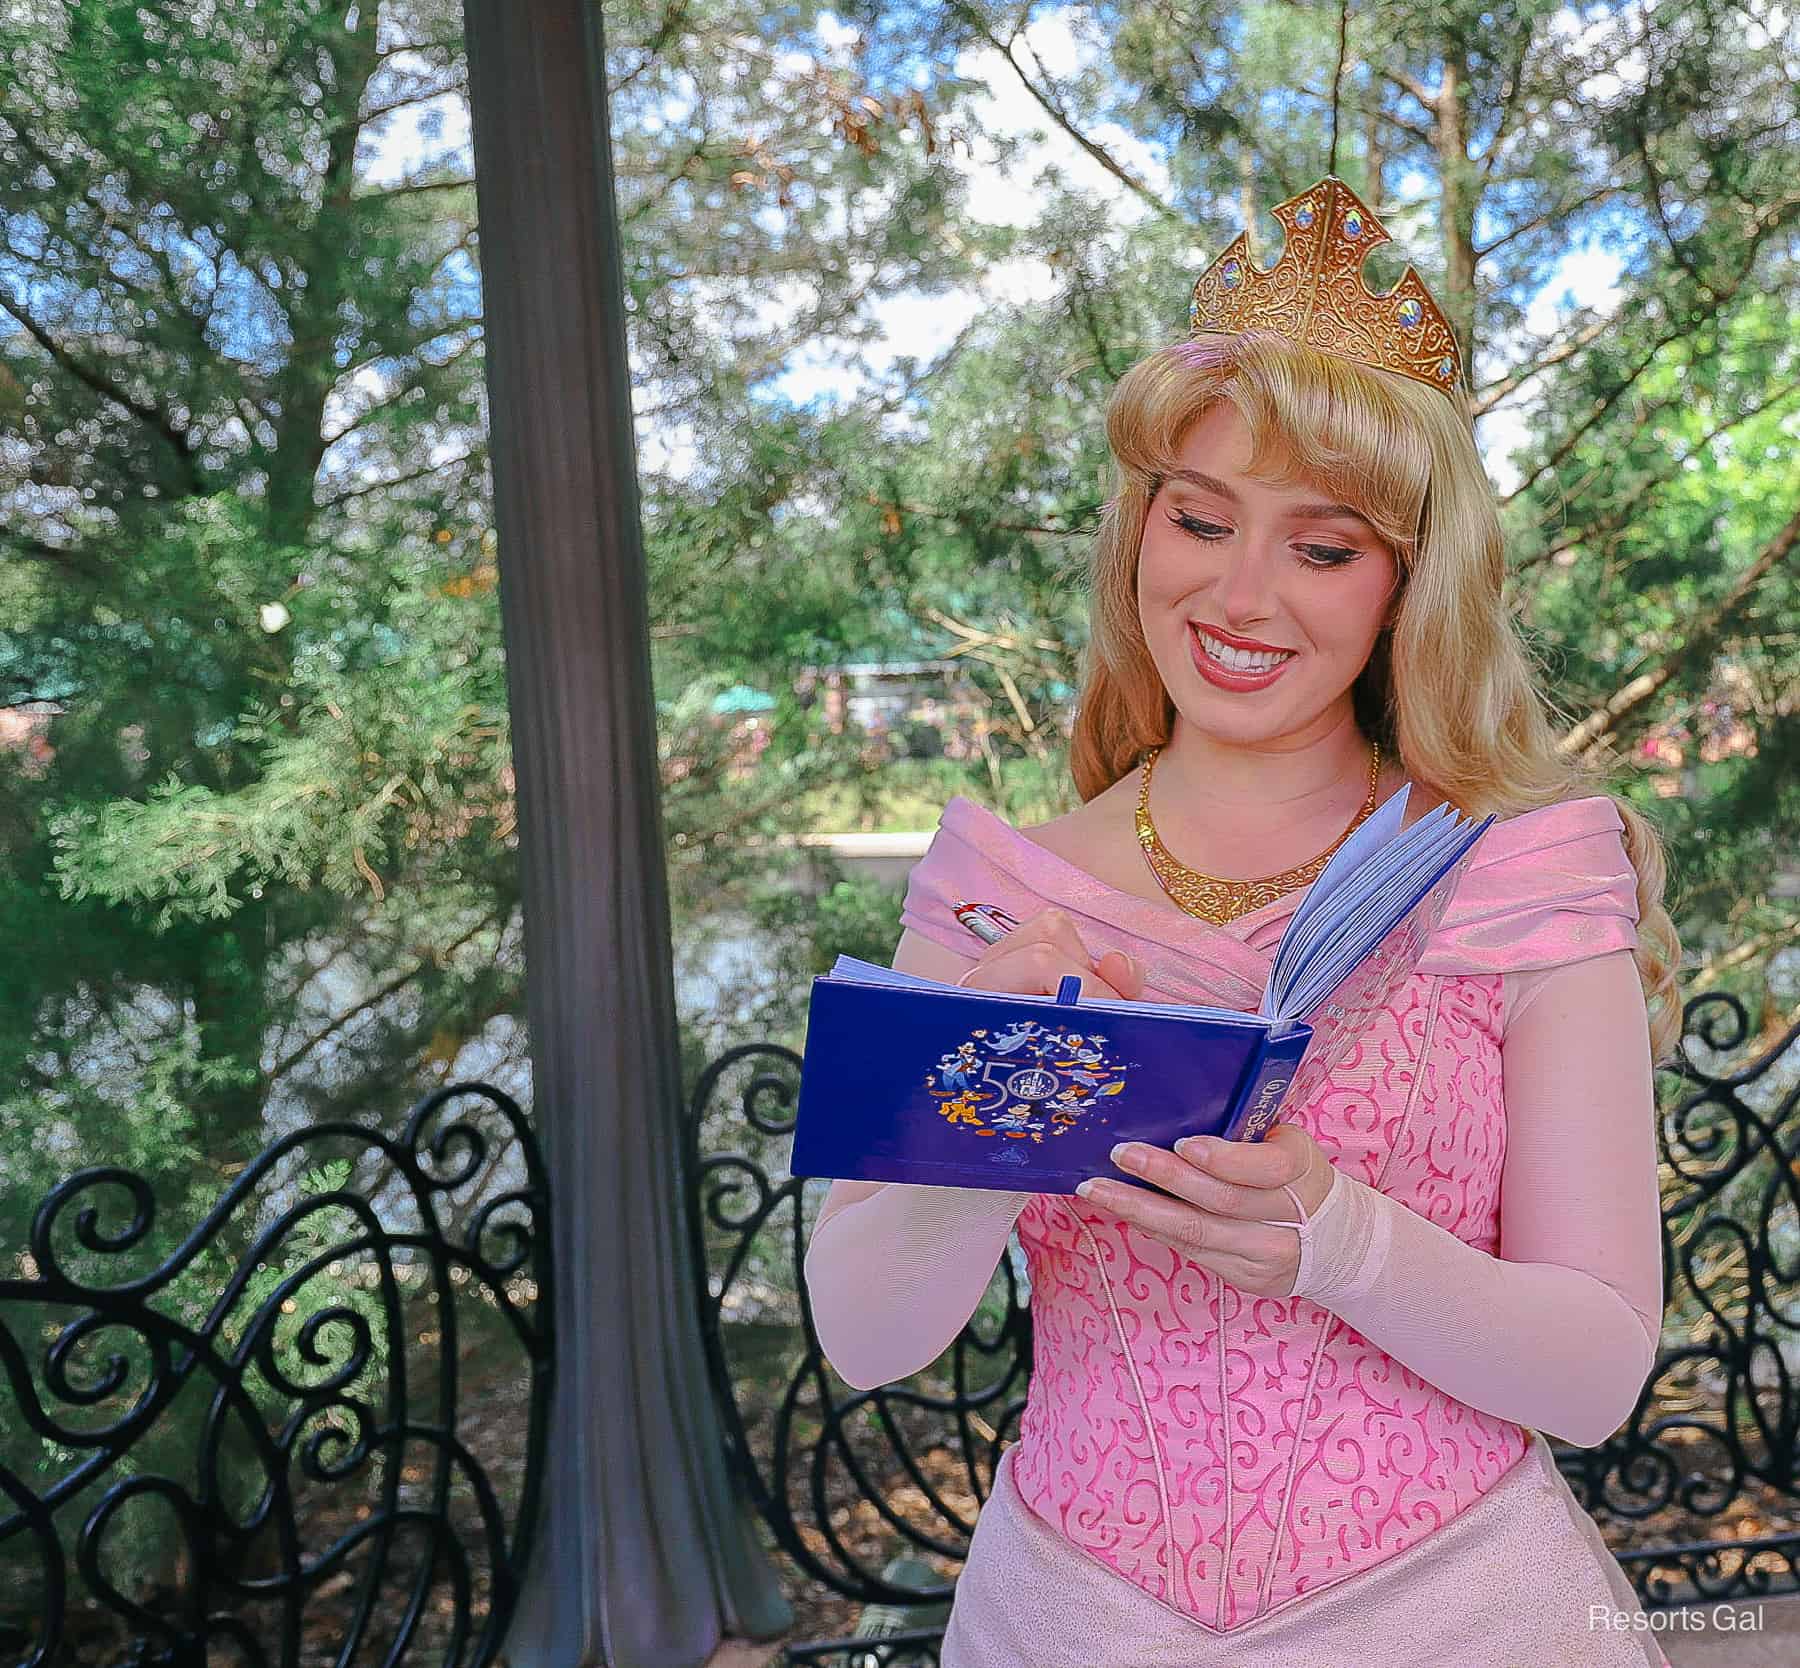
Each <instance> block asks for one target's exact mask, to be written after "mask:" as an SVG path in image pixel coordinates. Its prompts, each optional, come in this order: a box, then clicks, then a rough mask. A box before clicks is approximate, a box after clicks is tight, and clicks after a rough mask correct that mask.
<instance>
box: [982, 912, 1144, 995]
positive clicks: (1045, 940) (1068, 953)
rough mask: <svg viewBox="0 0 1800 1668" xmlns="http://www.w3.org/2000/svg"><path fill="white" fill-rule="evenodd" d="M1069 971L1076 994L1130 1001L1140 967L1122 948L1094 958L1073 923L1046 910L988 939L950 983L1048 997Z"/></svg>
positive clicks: (1139, 987)
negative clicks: (1074, 980) (1076, 986)
mask: <svg viewBox="0 0 1800 1668" xmlns="http://www.w3.org/2000/svg"><path fill="white" fill-rule="evenodd" d="M1070 974H1074V975H1075V976H1076V977H1077V978H1079V979H1080V980H1081V998H1082V1000H1083V1001H1086V1000H1088V999H1089V998H1090V997H1094V996H1099V997H1123V998H1125V999H1126V1000H1128V1001H1136V1000H1137V999H1138V997H1139V996H1141V995H1142V993H1143V989H1144V970H1143V968H1142V966H1141V965H1139V963H1138V962H1137V961H1135V960H1134V959H1133V958H1132V957H1130V956H1128V955H1126V954H1125V952H1124V951H1123V950H1108V951H1107V952H1106V953H1105V954H1104V955H1102V956H1099V957H1095V956H1091V955H1089V954H1088V948H1087V946H1086V945H1085V944H1083V943H1082V941H1081V934H1080V933H1078V932H1077V931H1076V930H1075V923H1074V922H1073V921H1072V920H1070V918H1069V916H1068V915H1067V914H1066V913H1065V912H1064V911H1063V910H1060V909H1046V910H1042V911H1040V912H1039V913H1038V914H1036V915H1033V916H1032V917H1031V918H1030V919H1029V920H1027V921H1022V922H1020V923H1019V925H1018V926H1016V927H1014V928H1013V930H1012V931H1011V932H1009V933H1008V934H1007V935H1006V936H1005V937H1004V938H1002V939H1000V940H999V941H998V942H997V943H994V944H990V945H988V946H987V948H986V949H985V950H984V951H983V952H982V954H981V956H980V957H979V958H978V959H977V961H976V963H975V965H974V966H973V967H971V968H970V969H969V970H968V971H967V972H966V973H964V974H963V976H962V977H961V978H960V979H958V980H957V981H956V982H957V984H958V985H960V986H961V987H962V988H963V989H964V990H996V991H1006V992H1009V993H1010V994H1012V995H1015V996H1054V995H1055V994H1056V990H1057V986H1058V985H1059V984H1060V983H1061V981H1062V980H1063V979H1065V978H1067V977H1068V976H1069V975H1070Z"/></svg>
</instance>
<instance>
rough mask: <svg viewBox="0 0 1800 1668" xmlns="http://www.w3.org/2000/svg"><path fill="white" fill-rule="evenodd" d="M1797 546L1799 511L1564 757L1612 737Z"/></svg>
mask: <svg viewBox="0 0 1800 1668" xmlns="http://www.w3.org/2000/svg"><path fill="white" fill-rule="evenodd" d="M1796 545H1800V510H1797V511H1796V512H1795V513H1794V516H1793V519H1792V520H1790V521H1789V522H1788V524H1787V526H1785V527H1784V528H1782V530H1781V531H1780V532H1779V533H1777V534H1776V535H1775V537H1774V538H1773V539H1771V540H1770V541H1769V543H1768V544H1767V545H1766V546H1765V547H1764V548H1763V551H1762V553H1761V555H1759V556H1758V557H1757V558H1756V560H1755V561H1754V562H1752V563H1751V564H1750V566H1749V567H1747V568H1746V569H1745V570H1744V571H1743V572H1742V573H1741V574H1740V575H1739V576H1738V578H1737V582H1736V583H1735V584H1734V585H1733V586H1732V587H1731V589H1730V590H1729V591H1727V592H1726V593H1725V596H1724V598H1723V599H1722V600H1721V601H1720V603H1719V605H1718V606H1717V607H1716V608H1714V609H1713V611H1712V612H1711V613H1710V614H1708V615H1707V616H1706V617H1705V618H1704V619H1702V620H1700V621H1699V622H1698V623H1697V624H1696V625H1695V626H1694V628H1693V629H1692V630H1691V631H1689V632H1688V634H1687V636H1686V637H1684V638H1683V639H1682V641H1681V643H1680V644H1679V645H1678V646H1677V647H1675V648H1674V649H1671V650H1670V651H1669V653H1668V654H1667V655H1665V656H1664V657H1663V659H1662V662H1661V663H1660V664H1659V665H1658V666H1657V668H1656V670H1655V671H1653V672H1646V673H1644V674H1643V675H1641V676H1639V677H1635V678H1633V679H1632V680H1631V681H1630V682H1629V683H1627V684H1626V685H1625V686H1624V687H1623V688H1622V689H1619V690H1617V691H1615V693H1614V694H1613V695H1612V696H1611V697H1609V698H1608V699H1607V701H1606V702H1605V703H1604V704H1603V705H1601V706H1599V707H1597V708H1596V709H1595V710H1594V711H1593V712H1591V713H1590V714H1589V715H1588V716H1587V717H1586V718H1584V719H1582V721H1581V722H1580V723H1579V724H1577V725H1576V726H1575V727H1574V728H1573V729H1572V730H1570V731H1569V732H1568V733H1567V734H1566V735H1564V736H1563V738H1562V739H1561V741H1560V742H1559V743H1558V747H1559V749H1560V750H1561V751H1562V752H1564V753H1585V752H1586V751H1587V750H1588V749H1589V748H1590V747H1592V746H1593V745H1594V743H1596V742H1597V741H1599V740H1600V739H1601V738H1602V737H1604V736H1608V735H1611V734H1613V733H1614V732H1615V731H1617V730H1618V728H1619V726H1620V724H1621V723H1622V722H1623V721H1624V720H1625V719H1626V718H1627V717H1628V716H1629V715H1631V714H1632V713H1635V712H1638V711H1640V710H1641V709H1642V708H1643V707H1644V705H1645V704H1646V703H1647V702H1649V701H1651V700H1653V699H1654V698H1655V696H1656V695H1657V694H1658V693H1659V692H1660V691H1661V690H1662V689H1663V688H1665V687H1666V686H1667V685H1668V683H1669V682H1670V680H1671V679H1673V678H1674V676H1675V674H1676V673H1677V672H1679V671H1680V670H1681V668H1682V667H1683V666H1684V665H1685V664H1686V663H1687V662H1688V661H1689V660H1691V659H1693V658H1694V656H1695V655H1696V654H1698V653H1699V652H1700V650H1701V649H1703V648H1706V647H1709V646H1710V645H1711V644H1712V642H1713V641H1714V639H1715V638H1717V637H1718V636H1719V634H1720V632H1722V631H1723V630H1724V628H1725V627H1726V626H1727V625H1729V624H1730V623H1731V621H1732V619H1733V618H1734V617H1735V616H1736V614H1737V613H1738V611H1739V610H1740V609H1741V608H1742V607H1743V606H1744V604H1745V602H1746V601H1748V600H1749V598H1750V596H1751V595H1752V593H1753V592H1754V591H1755V590H1756V587H1757V586H1758V585H1760V584H1761V583H1762V581H1763V580H1764V579H1765V578H1767V577H1768V575H1769V574H1771V573H1772V572H1774V571H1775V569H1777V568H1778V567H1780V566H1781V565H1782V563H1784V562H1785V561H1787V559H1788V558H1789V557H1790V556H1792V555H1793V553H1794V549H1795V546H1796Z"/></svg>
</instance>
